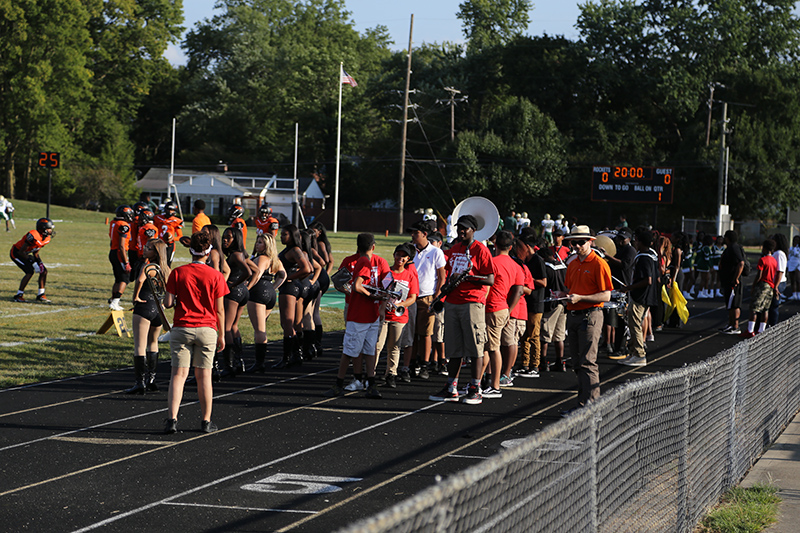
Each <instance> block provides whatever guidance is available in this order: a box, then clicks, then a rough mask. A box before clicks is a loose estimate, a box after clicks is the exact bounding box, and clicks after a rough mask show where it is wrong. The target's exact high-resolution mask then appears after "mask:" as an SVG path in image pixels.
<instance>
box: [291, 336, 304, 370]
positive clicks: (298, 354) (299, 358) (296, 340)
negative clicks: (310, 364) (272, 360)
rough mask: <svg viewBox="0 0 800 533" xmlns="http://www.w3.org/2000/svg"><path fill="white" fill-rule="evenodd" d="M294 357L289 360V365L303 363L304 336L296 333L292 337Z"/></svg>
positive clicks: (300, 364)
mask: <svg viewBox="0 0 800 533" xmlns="http://www.w3.org/2000/svg"><path fill="white" fill-rule="evenodd" d="M291 340H292V358H291V359H290V360H289V366H302V365H303V337H301V336H300V335H295V336H294V337H292V339H291Z"/></svg>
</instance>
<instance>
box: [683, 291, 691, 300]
mask: <svg viewBox="0 0 800 533" xmlns="http://www.w3.org/2000/svg"><path fill="white" fill-rule="evenodd" d="M683 299H684V300H686V301H689V300H694V298H693V297H692V295H691V294H689V292H688V291H683Z"/></svg>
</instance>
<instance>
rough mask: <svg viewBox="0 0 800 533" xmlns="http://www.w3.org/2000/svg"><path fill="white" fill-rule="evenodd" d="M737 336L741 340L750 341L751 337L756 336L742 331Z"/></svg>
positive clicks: (750, 332) (751, 332) (753, 333)
mask: <svg viewBox="0 0 800 533" xmlns="http://www.w3.org/2000/svg"><path fill="white" fill-rule="evenodd" d="M739 336H740V337H741V338H743V339H752V338H753V337H755V336H756V334H755V332H753V331H742V332H741V333H739Z"/></svg>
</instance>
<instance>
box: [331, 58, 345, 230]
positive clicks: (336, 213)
mask: <svg viewBox="0 0 800 533" xmlns="http://www.w3.org/2000/svg"><path fill="white" fill-rule="evenodd" d="M343 70H344V61H342V62H341V63H339V76H338V78H337V81H338V85H339V118H338V125H337V128H336V185H335V192H334V198H333V232H334V233H337V232H338V231H339V153H340V152H341V149H342V72H343Z"/></svg>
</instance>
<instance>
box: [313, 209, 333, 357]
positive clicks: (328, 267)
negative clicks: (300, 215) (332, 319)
mask: <svg viewBox="0 0 800 533" xmlns="http://www.w3.org/2000/svg"><path fill="white" fill-rule="evenodd" d="M309 228H310V229H311V231H313V232H314V236H315V237H316V238H317V251H318V252H319V255H320V256H321V257H322V259H323V262H324V264H323V266H322V274H320V279H319V296H317V300H316V302H314V349H315V351H316V355H317V357H319V356H321V355H322V334H323V328H322V316H321V315H320V306H321V304H322V295H324V294H325V293H326V292H328V289H329V288H330V286H331V277H330V276H331V273H332V272H333V249H332V248H331V243H330V241H329V240H328V232H327V231H326V230H325V225H324V224H323V223H322V222H319V221H315V222H312V223H311V226H309Z"/></svg>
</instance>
